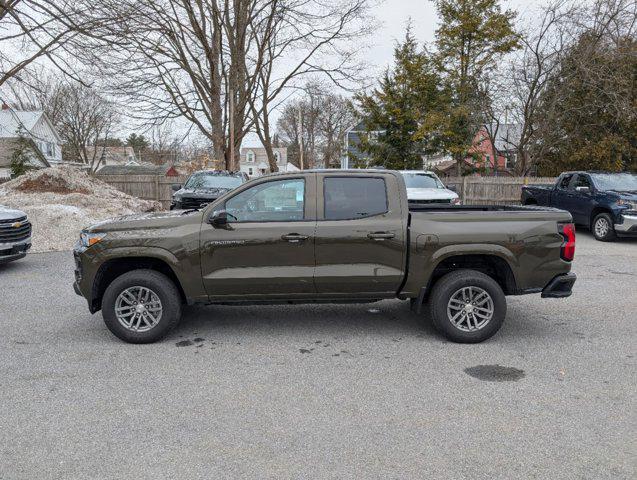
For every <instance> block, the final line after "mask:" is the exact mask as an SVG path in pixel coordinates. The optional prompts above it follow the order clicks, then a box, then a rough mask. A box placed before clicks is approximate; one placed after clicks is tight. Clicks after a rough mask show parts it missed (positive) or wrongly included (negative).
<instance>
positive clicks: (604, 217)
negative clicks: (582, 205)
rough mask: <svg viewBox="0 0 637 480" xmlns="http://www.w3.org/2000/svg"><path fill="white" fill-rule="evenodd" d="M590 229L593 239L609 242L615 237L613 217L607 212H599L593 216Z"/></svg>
mask: <svg viewBox="0 0 637 480" xmlns="http://www.w3.org/2000/svg"><path fill="white" fill-rule="evenodd" d="M591 231H592V232H593V235H594V236H595V239H596V240H599V241H601V242H609V241H611V240H615V238H616V237H617V235H616V234H615V227H614V225H613V219H612V218H611V216H610V215H609V214H608V213H600V214H599V215H597V216H596V217H595V219H594V220H593V226H592V228H591Z"/></svg>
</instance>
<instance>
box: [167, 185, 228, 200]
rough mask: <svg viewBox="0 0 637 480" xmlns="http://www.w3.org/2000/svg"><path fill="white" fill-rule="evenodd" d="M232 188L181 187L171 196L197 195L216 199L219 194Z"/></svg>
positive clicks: (223, 193)
mask: <svg viewBox="0 0 637 480" xmlns="http://www.w3.org/2000/svg"><path fill="white" fill-rule="evenodd" d="M230 190H232V188H196V189H190V188H188V189H186V188H182V189H181V190H177V191H176V192H175V193H174V195H173V196H175V197H177V198H178V197H197V198H211V199H216V198H218V197H220V196H221V195H225V194H226V193H228V192H229V191H230Z"/></svg>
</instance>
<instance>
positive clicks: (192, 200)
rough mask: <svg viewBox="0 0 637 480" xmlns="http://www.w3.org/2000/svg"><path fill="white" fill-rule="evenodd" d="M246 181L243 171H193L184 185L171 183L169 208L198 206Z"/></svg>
mask: <svg viewBox="0 0 637 480" xmlns="http://www.w3.org/2000/svg"><path fill="white" fill-rule="evenodd" d="M247 181H248V176H247V175H246V174H245V173H244V172H228V171H225V170H202V171H200V172H195V173H193V174H192V175H190V177H189V178H188V180H187V181H186V184H185V185H184V186H181V185H173V190H174V191H175V193H173V201H172V203H171V205H170V209H171V210H179V209H184V210H189V209H192V208H200V207H202V206H204V205H207V204H209V203H212V202H214V201H215V200H216V199H217V198H219V197H220V196H222V195H224V194H226V193H228V192H229V191H230V190H233V189H235V188H237V187H238V186H239V185H241V184H242V183H244V182H247Z"/></svg>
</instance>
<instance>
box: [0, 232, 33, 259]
mask: <svg viewBox="0 0 637 480" xmlns="http://www.w3.org/2000/svg"><path fill="white" fill-rule="evenodd" d="M30 248H31V238H27V239H26V240H21V241H20V242H16V243H0V263H7V262H12V261H13V260H18V259H20V258H24V257H25V256H26V254H27V251H28V250H29V249H30Z"/></svg>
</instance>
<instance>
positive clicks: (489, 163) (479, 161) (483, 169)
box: [466, 125, 509, 175]
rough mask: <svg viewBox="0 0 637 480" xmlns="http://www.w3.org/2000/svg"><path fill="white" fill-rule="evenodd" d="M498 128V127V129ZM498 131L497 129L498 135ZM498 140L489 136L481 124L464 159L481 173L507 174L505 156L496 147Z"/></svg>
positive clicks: (507, 166)
mask: <svg viewBox="0 0 637 480" xmlns="http://www.w3.org/2000/svg"><path fill="white" fill-rule="evenodd" d="M498 130H499V129H498ZM499 136H500V132H499V131H498V137H499ZM498 143H499V142H498V141H497V140H496V141H495V145H494V142H492V141H491V139H490V138H489V134H488V132H487V128H486V127H485V126H484V125H483V126H482V127H481V128H480V130H478V132H477V133H476V135H475V137H474V138H473V146H472V147H471V149H469V155H468V156H467V158H466V160H467V162H469V163H470V164H472V165H473V167H474V168H475V169H476V170H479V171H480V173H482V174H483V175H493V174H505V175H508V174H509V171H508V168H509V165H508V161H507V160H508V159H507V156H506V155H505V154H504V152H502V151H500V150H499V149H498V145H497V144H498Z"/></svg>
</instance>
